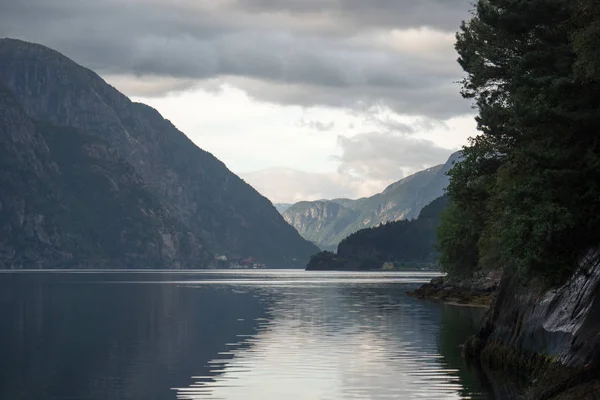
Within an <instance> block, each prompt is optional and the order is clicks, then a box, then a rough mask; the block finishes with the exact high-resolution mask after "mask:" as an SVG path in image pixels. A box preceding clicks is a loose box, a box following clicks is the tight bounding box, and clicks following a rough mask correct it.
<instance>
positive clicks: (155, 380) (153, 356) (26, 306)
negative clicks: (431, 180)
mask: <svg viewBox="0 0 600 400" xmlns="http://www.w3.org/2000/svg"><path fill="white" fill-rule="evenodd" d="M139 277H140V276H139V275H135V276H133V277H131V276H124V275H123V277H118V278H117V279H139ZM4 278H7V279H10V280H11V281H12V282H11V286H12V285H18V287H19V290H18V291H15V290H13V291H11V292H10V293H11V296H10V297H9V296H5V297H2V293H3V292H4V293H6V292H7V291H6V290H4V289H5V288H0V312H1V313H2V316H3V323H2V325H0V354H1V355H2V363H1V365H0V398H1V399H36V400H47V399H102V400H112V399H115V400H116V399H119V400H128V399H132V400H133V399H135V400H139V399H144V400H153V399H156V400H159V399H160V400H164V399H169V398H174V397H175V395H174V393H172V392H171V390H170V388H172V387H175V386H186V385H189V384H190V377H191V376H192V375H198V374H204V375H214V373H211V372H210V368H208V367H207V362H208V361H209V360H211V359H212V358H214V357H215V356H216V355H217V353H219V352H223V351H225V350H228V347H227V346H226V343H232V342H236V341H238V340H239V339H238V338H237V335H242V334H245V335H250V334H253V333H254V332H255V329H254V325H255V324H256V322H255V319H256V318H260V317H262V316H264V313H263V312H264V310H263V306H262V305H261V304H260V303H259V301H258V300H257V299H256V298H254V297H252V296H251V295H249V294H244V293H234V292H232V291H230V290H219V289H218V287H217V286H207V287H204V288H203V289H202V290H200V289H195V288H186V287H180V286H178V285H175V284H168V283H164V284H163V283H156V284H153V283H151V284H136V285H123V284H116V283H115V284H99V283H85V284H84V283H80V284H65V283H62V281H64V280H65V279H73V278H76V279H78V280H87V281H89V280H90V279H94V280H97V279H98V278H94V277H93V276H92V275H87V274H86V275H80V276H76V277H72V276H70V277H68V278H65V277H64V276H56V275H51V276H37V277H35V282H34V279H32V278H33V277H25V276H4V277H3V281H5V279H4ZM25 278H28V280H27V281H25V280H24V279H25ZM100 279H104V277H103V276H102V277H101V278H100ZM21 283H22V286H21ZM15 293H18V295H15Z"/></svg>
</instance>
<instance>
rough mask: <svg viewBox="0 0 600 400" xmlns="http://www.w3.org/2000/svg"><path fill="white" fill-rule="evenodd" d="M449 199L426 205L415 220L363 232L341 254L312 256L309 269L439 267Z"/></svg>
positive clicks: (351, 238) (352, 237) (347, 241)
mask: <svg viewBox="0 0 600 400" xmlns="http://www.w3.org/2000/svg"><path fill="white" fill-rule="evenodd" d="M448 203H449V199H448V197H447V196H442V197H439V198H437V199H436V200H434V201H433V202H431V203H430V204H429V205H427V206H425V208H423V210H422V211H421V213H420V214H419V217H418V218H417V219H413V220H401V221H395V222H387V223H384V224H381V225H379V226H377V227H373V228H365V229H361V230H360V231H358V232H355V233H353V234H351V235H350V236H348V237H347V238H346V239H344V240H342V241H341V243H340V244H339V246H338V249H337V253H333V252H330V251H323V252H321V253H318V254H316V255H314V256H313V257H311V260H310V262H309V263H308V265H307V269H309V270H339V269H342V270H371V269H381V268H383V267H384V264H385V267H386V268H390V269H391V268H402V267H407V266H409V267H410V268H415V267H424V266H427V267H428V268H436V265H437V256H438V254H437V251H436V248H435V244H436V229H437V226H438V224H439V222H440V215H441V213H442V212H443V210H444V209H445V208H446V207H447V205H448Z"/></svg>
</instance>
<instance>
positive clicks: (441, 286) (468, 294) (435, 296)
mask: <svg viewBox="0 0 600 400" xmlns="http://www.w3.org/2000/svg"><path fill="white" fill-rule="evenodd" d="M501 276H502V273H501V271H481V272H477V273H475V274H474V275H473V276H472V277H471V278H465V279H456V278H454V279H451V278H448V277H438V278H434V279H432V280H431V282H429V283H426V284H424V285H422V286H421V287H419V288H418V289H416V290H414V291H412V292H408V295H409V296H413V297H416V298H419V299H430V300H439V301H443V302H446V303H454V304H460V305H471V306H482V307H488V306H489V305H490V304H491V303H492V299H493V297H494V293H495V292H496V290H497V289H498V286H499V285H500V279H501Z"/></svg>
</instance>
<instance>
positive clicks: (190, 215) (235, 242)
mask: <svg viewBox="0 0 600 400" xmlns="http://www.w3.org/2000/svg"><path fill="white" fill-rule="evenodd" d="M0 84H1V85H2V89H1V98H0V107H1V110H2V112H1V114H0V117H1V119H0V132H1V133H2V135H1V136H0V146H1V147H0V165H1V168H0V180H1V182H2V191H1V192H0V231H2V233H3V234H2V235H1V237H0V267H2V268H56V267H81V268H85V267H98V266H103V267H108V268H111V267H115V268H118V267H130V268H141V267H164V268H190V267H196V268H202V267H206V266H207V265H208V262H210V261H211V259H212V257H214V255H216V254H220V255H227V256H236V257H253V258H254V259H255V260H257V261H259V262H262V263H267V264H268V265H269V266H272V267H293V266H301V265H304V264H305V263H306V261H307V260H308V258H309V256H310V255H311V254H313V253H315V252H316V251H318V249H317V248H316V247H315V246H314V245H313V244H311V243H309V242H307V241H306V240H304V239H302V237H300V235H299V234H298V232H296V231H295V230H294V228H293V227H291V226H289V225H288V224H287V223H286V222H285V220H284V219H283V218H282V217H281V215H280V214H279V213H278V212H277V210H276V209H275V207H273V205H272V204H271V203H270V201H269V200H267V199H266V198H264V197H263V196H261V195H260V194H259V193H258V192H256V191H255V190H254V189H253V188H252V187H250V186H249V185H247V184H246V183H245V182H244V181H242V180H241V179H240V178H238V177H237V176H236V175H235V174H233V173H232V172H230V171H229V170H228V169H227V168H226V167H225V165H224V164H223V163H222V162H220V161H219V160H217V159H216V158H215V157H214V156H212V155H211V154H210V153H207V152H205V151H203V150H201V149H200V148H198V147H197V146H196V145H195V144H193V143H192V142H191V141H190V140H189V139H188V138H187V137H186V136H185V135H184V134H183V133H182V132H180V131H179V130H177V128H175V127H174V126H173V125H172V124H171V123H170V122H169V121H168V120H165V119H164V118H162V117H161V116H160V114H159V113H158V112H157V111H156V110H154V109H152V108H150V107H148V106H146V105H144V104H139V103H134V102H132V101H130V100H129V99H128V98H127V97H126V96H124V95H123V94H121V93H119V92H118V91H117V90H116V89H114V88H113V87H112V86H110V85H108V84H107V83H106V82H104V80H102V79H101V78H100V77H99V76H98V75H96V74H95V73H94V72H92V71H90V70H88V69H86V68H83V67H81V66H79V65H77V64H76V63H74V62H73V61H71V60H69V59H68V58H66V57H65V56H63V55H61V54H59V53H57V52H55V51H53V50H51V49H48V48H46V47H44V46H41V45H37V44H31V43H26V42H22V41H18V40H12V39H2V40H0Z"/></svg>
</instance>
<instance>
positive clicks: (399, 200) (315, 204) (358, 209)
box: [283, 153, 460, 250]
mask: <svg viewBox="0 0 600 400" xmlns="http://www.w3.org/2000/svg"><path fill="white" fill-rule="evenodd" d="M459 158H460V153H454V154H452V155H451V156H450V158H449V159H448V161H447V162H446V163H445V164H442V165H438V166H435V167H431V168H428V169H426V170H424V171H420V172H417V173H416V174H414V175H411V176H408V177H406V178H404V179H402V180H400V181H398V182H396V183H393V184H391V185H390V186H388V187H387V188H386V189H385V190H384V191H383V192H382V193H378V194H376V195H374V196H371V197H367V198H362V199H358V200H350V199H334V200H319V201H303V202H300V203H296V204H294V205H293V206H291V207H289V208H288V209H287V210H286V211H284V212H283V216H284V218H285V220H286V221H287V222H288V223H289V224H290V225H292V226H293V227H294V228H296V229H297V230H298V232H300V234H301V235H302V237H304V238H305V239H307V240H310V241H311V242H313V243H315V244H316V245H318V246H319V247H321V248H322V249H324V250H335V249H336V247H337V245H338V244H339V243H340V242H341V241H342V239H344V238H346V237H347V236H348V235H350V234H352V233H354V232H356V231H358V230H360V229H363V228H369V227H372V226H377V225H379V224H381V223H385V222H389V221H398V220H403V219H414V218H417V216H418V215H419V213H420V212H421V210H422V209H423V207H425V205H427V204H429V203H430V202H431V201H433V200H434V199H436V198H438V197H440V196H442V195H443V194H444V189H445V188H446V186H447V185H448V176H447V175H446V173H447V172H448V171H449V170H450V168H452V165H453V164H454V162H455V161H456V160H458V159H459Z"/></svg>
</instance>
